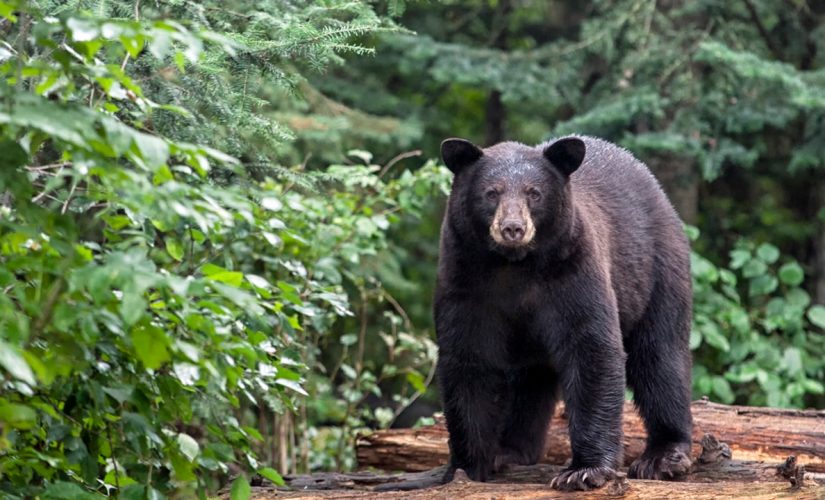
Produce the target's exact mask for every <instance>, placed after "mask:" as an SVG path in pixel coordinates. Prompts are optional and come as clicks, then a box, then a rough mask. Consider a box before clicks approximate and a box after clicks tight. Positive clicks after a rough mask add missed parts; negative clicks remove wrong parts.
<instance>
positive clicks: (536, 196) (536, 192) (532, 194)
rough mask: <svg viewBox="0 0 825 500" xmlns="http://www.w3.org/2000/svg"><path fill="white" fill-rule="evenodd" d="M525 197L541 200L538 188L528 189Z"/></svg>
mask: <svg viewBox="0 0 825 500" xmlns="http://www.w3.org/2000/svg"><path fill="white" fill-rule="evenodd" d="M527 197H528V198H530V201H539V200H541V191H539V190H538V189H535V188H533V189H528V190H527Z"/></svg>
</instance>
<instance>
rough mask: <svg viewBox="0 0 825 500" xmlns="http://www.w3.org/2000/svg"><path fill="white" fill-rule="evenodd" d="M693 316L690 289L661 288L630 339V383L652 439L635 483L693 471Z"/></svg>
mask: <svg viewBox="0 0 825 500" xmlns="http://www.w3.org/2000/svg"><path fill="white" fill-rule="evenodd" d="M690 311H691V296H690V287H689V286H657V287H656V288H655V289H654V291H653V294H652V298H651V302H650V304H649V305H648V309H647V311H646V312H645V315H644V317H643V318H642V320H641V322H640V323H639V324H638V326H637V327H636V328H635V330H634V331H632V332H630V334H629V335H627V336H626V337H625V351H626V352H627V365H626V366H627V371H626V374H627V382H628V385H629V386H630V387H631V388H632V389H633V397H634V400H635V403H636V407H637V408H638V409H639V413H640V414H641V415H642V418H643V419H644V422H645V427H646V428H647V436H648V437H647V447H646V449H645V451H644V453H643V454H642V456H641V457H639V458H638V459H636V460H635V461H634V462H633V463H632V464H631V466H630V470H629V473H628V475H629V476H630V477H631V478H638V479H678V478H680V477H682V476H684V475H685V474H687V473H688V471H689V469H690V465H691V460H690V446H691V427H692V419H691V415H690V396H691V384H690V371H691V359H690V348H689V345H688V342H689V337H690Z"/></svg>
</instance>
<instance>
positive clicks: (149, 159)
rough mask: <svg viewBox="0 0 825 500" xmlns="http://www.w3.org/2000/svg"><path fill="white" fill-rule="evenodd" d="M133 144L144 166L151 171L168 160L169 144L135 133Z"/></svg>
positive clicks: (156, 138) (150, 136) (153, 137)
mask: <svg viewBox="0 0 825 500" xmlns="http://www.w3.org/2000/svg"><path fill="white" fill-rule="evenodd" d="M133 138H134V144H135V147H136V148H137V150H138V152H139V153H140V157H141V158H143V161H144V162H145V163H146V166H147V167H149V168H150V169H152V170H155V169H157V168H159V167H160V166H161V165H165V164H166V160H168V159H169V144H167V143H166V141H165V140H163V139H160V138H158V137H155V136H152V135H149V134H144V133H142V132H136V133H135V134H134V135H133Z"/></svg>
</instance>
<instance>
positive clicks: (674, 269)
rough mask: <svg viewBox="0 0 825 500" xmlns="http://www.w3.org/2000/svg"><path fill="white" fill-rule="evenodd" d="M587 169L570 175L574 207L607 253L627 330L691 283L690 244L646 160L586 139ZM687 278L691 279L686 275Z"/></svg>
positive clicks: (600, 142)
mask: <svg viewBox="0 0 825 500" xmlns="http://www.w3.org/2000/svg"><path fill="white" fill-rule="evenodd" d="M580 138H581V139H582V140H583V141H584V142H585V146H586V154H585V157H584V161H583V163H582V165H581V166H580V167H579V168H578V170H576V171H575V172H574V173H573V174H572V175H571V177H570V183H571V189H572V193H573V203H574V204H575V205H576V207H577V209H578V210H579V211H580V212H581V213H582V215H584V218H585V219H586V220H587V221H588V223H589V224H590V228H591V230H592V232H593V234H594V235H595V238H596V242H597V245H598V246H599V247H601V249H602V250H603V258H604V259H605V260H607V261H609V262H605V264H606V265H607V266H608V267H609V269H610V275H611V281H612V285H613V289H614V291H615V293H616V298H617V300H618V302H619V309H620V316H621V322H622V329H623V330H626V329H627V328H632V325H633V324H635V322H636V320H638V318H639V317H640V316H641V314H642V313H643V312H644V309H645V307H646V304H647V303H648V301H649V299H650V297H651V295H652V294H653V293H654V291H655V290H656V287H657V286H658V287H659V288H661V289H662V290H656V293H662V291H663V290H665V291H666V292H667V293H690V290H689V289H687V290H671V287H670V285H669V283H670V282H671V280H672V278H674V277H676V276H679V277H680V279H678V280H675V281H679V282H685V281H686V282H688V283H689V281H690V280H689V272H690V270H689V269H690V268H689V259H690V254H689V245H688V242H687V237H686V235H685V233H684V229H683V227H682V222H681V220H680V219H679V216H678V215H677V214H676V210H675V209H674V208H673V206H672V205H671V203H670V201H669V200H668V199H667V196H666V195H665V193H664V191H663V190H662V188H661V186H660V185H659V182H658V181H657V180H656V178H655V177H654V176H653V174H652V173H651V172H650V170H649V169H648V168H647V166H645V165H644V164H643V163H642V162H641V161H639V160H638V159H636V158H635V157H634V156H633V155H632V154H631V153H630V152H628V151H627V150H625V149H623V148H621V147H619V146H616V145H615V144H612V143H609V142H607V141H604V140H601V139H597V138H593V137H586V136H585V137H580ZM686 275H687V279H683V278H685V276H686Z"/></svg>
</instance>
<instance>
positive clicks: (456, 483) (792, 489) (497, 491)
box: [223, 465, 825, 500]
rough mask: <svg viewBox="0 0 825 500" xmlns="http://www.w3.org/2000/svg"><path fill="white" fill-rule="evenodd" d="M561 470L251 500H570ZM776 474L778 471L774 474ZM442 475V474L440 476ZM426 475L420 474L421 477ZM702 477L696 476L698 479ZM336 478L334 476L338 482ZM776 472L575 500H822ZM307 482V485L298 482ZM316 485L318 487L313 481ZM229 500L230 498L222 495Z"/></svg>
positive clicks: (610, 487)
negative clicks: (556, 480)
mask: <svg viewBox="0 0 825 500" xmlns="http://www.w3.org/2000/svg"><path fill="white" fill-rule="evenodd" d="M560 469H561V467H558V466H549V465H545V466H532V467H516V468H514V469H513V470H511V471H510V472H508V473H507V474H503V475H500V476H498V477H497V478H496V479H495V480H493V481H490V482H487V483H477V482H474V481H470V480H469V479H468V478H467V476H466V475H465V474H463V473H461V472H459V473H457V474H456V478H455V479H454V480H453V481H452V482H451V483H448V484H445V485H439V486H434V487H428V488H423V489H416V490H413V491H380V492H376V491H375V490H374V489H373V488H374V487H375V486H376V485H378V484H386V483H382V481H386V480H387V478H388V477H389V476H377V475H374V474H370V473H360V474H359V473H356V474H316V475H313V476H304V477H303V478H295V479H293V480H291V481H290V484H289V486H290V488H292V490H285V489H280V488H275V487H257V488H255V489H254V490H253V494H252V498H254V499H256V500H265V499H271V498H291V499H299V498H300V499H307V500H309V499H321V498H383V499H394V498H411V499H419V500H430V499H433V500H434V499H450V498H471V499H484V500H489V499H491V498H508V499H509V498H516V499H549V498H565V499H567V498H571V494H570V493H561V492H558V491H555V490H552V489H550V487H549V486H547V482H548V480H549V479H550V478H551V477H552V476H553V474H555V473H556V472H558V470H560ZM774 470H775V468H774ZM440 472H443V469H442V470H440ZM421 474H422V473H418V474H417V475H418V476H420V475H421ZM411 475H416V474H407V476H411ZM696 475H697V474H696V473H694V476H696ZM332 476H335V477H334V479H333V478H332ZM776 478H777V476H776V474H775V472H774V474H773V475H771V476H770V477H769V479H768V480H767V481H761V480H760V479H755V480H750V481H747V480H746V481H733V482H720V481H719V479H718V477H714V478H711V479H705V480H699V481H695V482H691V481H690V478H688V480H687V481H680V482H668V481H637V480H628V479H626V478H625V477H624V475H620V477H618V478H616V479H615V480H613V481H610V482H608V484H606V485H605V486H604V487H602V488H599V489H597V490H593V491H589V492H587V493H585V494H580V495H576V497H581V496H584V497H585V498H611V497H616V496H621V497H623V498H626V499H649V498H650V499H653V498H656V499H659V498H683V499H706V498H707V499H711V498H713V499H720V498H733V497H737V498H740V497H750V498H753V499H775V498H783V497H787V498H811V499H816V498H820V499H821V498H823V496H825V486H823V484H825V483H823V482H822V481H823V479H822V478H812V480H808V481H806V482H804V483H803V484H801V485H799V486H793V485H792V484H791V483H789V482H788V481H784V482H783V481H782V480H781V479H782V478H779V479H778V480H777V479H776ZM299 479H302V480H299ZM313 480H314V481H313ZM223 496H224V497H226V496H227V495H223Z"/></svg>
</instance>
